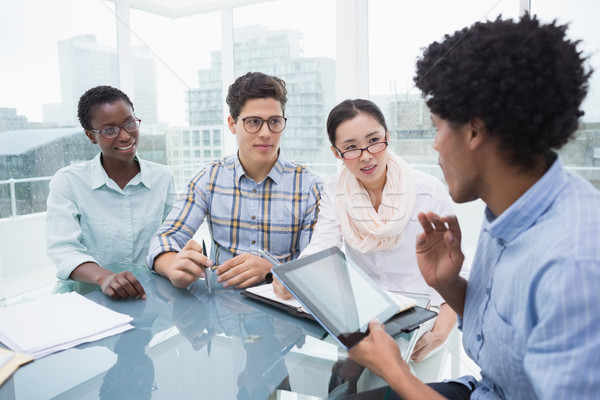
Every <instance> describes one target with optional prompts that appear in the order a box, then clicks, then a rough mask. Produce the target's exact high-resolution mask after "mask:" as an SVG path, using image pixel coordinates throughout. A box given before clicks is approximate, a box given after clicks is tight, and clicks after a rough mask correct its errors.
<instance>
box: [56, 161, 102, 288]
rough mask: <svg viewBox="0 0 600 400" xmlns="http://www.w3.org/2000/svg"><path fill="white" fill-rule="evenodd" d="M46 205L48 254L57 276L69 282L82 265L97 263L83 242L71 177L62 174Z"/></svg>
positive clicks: (60, 173) (59, 174) (57, 179)
mask: <svg viewBox="0 0 600 400" xmlns="http://www.w3.org/2000/svg"><path fill="white" fill-rule="evenodd" d="M46 204H47V208H48V211H47V213H46V253H47V254H48V257H50V259H51V260H52V261H53V262H54V264H56V267H57V273H56V276H57V277H58V278H60V279H69V276H70V275H71V273H72V272H73V270H74V269H75V268H77V267H78V266H79V265H81V264H83V263H85V262H95V263H97V261H96V260H95V259H94V257H92V256H91V255H89V254H87V248H86V247H85V246H84V245H83V243H82V241H81V238H82V229H81V225H80V223H79V218H80V213H79V209H78V206H77V200H76V199H75V198H74V194H73V192H72V190H71V188H70V187H69V182H68V179H67V177H66V176H65V174H64V173H62V172H61V171H59V172H57V173H56V175H55V176H54V177H53V178H52V180H51V181H50V194H49V195H48V200H47V202H46Z"/></svg>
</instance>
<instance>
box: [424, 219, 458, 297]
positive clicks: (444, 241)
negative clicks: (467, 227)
mask: <svg viewBox="0 0 600 400" xmlns="http://www.w3.org/2000/svg"><path fill="white" fill-rule="evenodd" d="M418 218H419V222H420V223H421V226H422V227H423V233H421V234H419V235H418V236H417V248H416V250H417V262H418V264H419V269H420V270H421V274H422V275H423V278H424V279H425V282H427V284H428V285H429V286H431V287H433V288H439V287H443V286H445V285H447V284H449V283H450V282H452V281H453V280H455V279H456V278H457V277H458V274H459V272H460V269H461V267H462V263H463V261H464V259H465V256H464V254H463V253H462V251H461V249H460V242H461V232H460V227H459V226H458V220H457V219H456V217H455V216H450V217H440V216H438V215H436V214H434V213H432V212H429V213H427V214H425V213H419V216H418Z"/></svg>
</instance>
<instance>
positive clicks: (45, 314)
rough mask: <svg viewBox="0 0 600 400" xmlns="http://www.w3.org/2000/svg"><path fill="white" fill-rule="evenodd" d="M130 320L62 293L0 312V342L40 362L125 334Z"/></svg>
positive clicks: (80, 298)
mask: <svg viewBox="0 0 600 400" xmlns="http://www.w3.org/2000/svg"><path fill="white" fill-rule="evenodd" d="M132 320H133V318H132V317H130V316H129V315H125V314H121V313H118V312H115V311H112V310H110V309H108V308H106V307H103V306H101V305H99V304H96V303H94V302H93V301H91V300H89V299H87V298H85V297H83V296H81V295H80V294H78V293H75V292H73V293H63V294H57V295H53V296H50V297H46V298H42V299H39V300H35V301H31V302H29V303H23V304H18V305H15V306H11V307H8V308H4V309H0V341H1V342H2V343H4V344H5V345H6V346H7V347H9V348H10V349H12V350H14V351H17V352H20V353H25V354H29V355H31V356H33V357H34V358H41V357H44V356H47V355H48V354H52V353H54V352H57V351H60V350H64V349H68V348H71V347H74V346H77V345H79V344H81V343H86V342H92V341H95V340H99V339H102V338H105V337H108V336H112V335H115V334H117V333H121V332H125V331H126V330H129V329H131V328H133V326H132V325H131V324H129V322H131V321H132Z"/></svg>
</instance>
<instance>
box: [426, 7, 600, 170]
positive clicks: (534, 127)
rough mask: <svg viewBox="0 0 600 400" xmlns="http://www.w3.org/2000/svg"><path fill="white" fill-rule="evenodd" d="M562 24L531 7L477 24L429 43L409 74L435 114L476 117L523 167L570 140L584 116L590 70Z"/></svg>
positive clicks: (461, 120)
mask: <svg viewBox="0 0 600 400" xmlns="http://www.w3.org/2000/svg"><path fill="white" fill-rule="evenodd" d="M566 30H567V25H557V24H556V21H554V22H552V23H551V24H546V25H543V24H540V21H539V20H537V19H536V17H535V16H534V17H533V18H532V17H531V16H530V15H529V14H526V15H524V16H523V17H522V18H521V19H520V20H519V21H517V22H514V21H513V20H512V19H509V20H501V19H500V18H498V19H496V20H495V21H487V22H478V23H475V24H474V25H473V26H471V27H469V28H464V29H462V30H460V31H456V32H455V33H454V34H452V35H446V36H445V37H444V40H442V41H441V43H438V42H434V43H432V44H430V45H429V47H427V48H426V49H425V52H424V53H423V56H422V57H421V58H420V59H419V60H418V61H417V72H416V76H415V78H414V81H415V83H416V86H417V87H418V88H419V89H420V90H421V91H422V92H423V96H424V97H425V99H426V102H427V105H428V106H429V108H430V110H431V112H432V113H434V114H437V115H439V116H440V117H441V118H443V119H445V120H448V121H450V122H454V123H459V124H463V123H466V122H468V121H470V120H471V119H472V118H475V117H479V118H481V119H482V120H483V121H484V122H485V124H486V126H487V128H488V131H489V132H490V134H491V135H495V136H497V137H499V138H500V142H501V149H502V150H503V151H504V152H506V154H507V155H508V156H509V157H510V161H511V162H512V163H514V164H517V165H522V166H528V165H529V163H530V161H531V158H532V156H533V155H540V154H546V153H547V152H549V151H550V150H551V149H559V148H560V147H562V146H563V145H564V144H565V143H567V141H568V140H569V138H570V137H571V136H572V135H573V133H574V132H575V131H576V130H577V124H578V120H579V117H581V116H582V115H583V111H581V110H580V109H579V107H580V105H581V102H582V101H583V99H584V97H585V96H586V94H587V90H588V79H589V77H590V75H591V73H592V71H591V69H590V70H586V67H585V66H584V63H585V61H586V58H585V57H583V56H582V54H581V52H580V51H578V50H577V46H578V44H579V41H570V40H568V39H567V38H566V34H565V33H566Z"/></svg>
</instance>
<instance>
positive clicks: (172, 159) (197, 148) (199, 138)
mask: <svg viewBox="0 0 600 400" xmlns="http://www.w3.org/2000/svg"><path fill="white" fill-rule="evenodd" d="M227 134H229V135H230V134H231V133H230V132H229V129H225V127H224V125H223V124H222V123H218V124H214V125H210V124H204V125H195V126H190V127H186V128H181V127H179V128H172V129H169V131H168V133H167V135H166V149H167V150H166V154H167V159H168V164H169V165H171V166H172V167H173V175H174V177H175V186H176V187H177V188H183V187H185V185H186V184H187V183H188V181H189V180H190V178H191V177H192V175H193V174H194V172H195V171H196V170H197V169H198V168H199V167H200V165H201V164H202V163H203V162H207V161H210V160H214V159H217V158H221V157H223V156H224V155H225V154H224V153H223V135H227Z"/></svg>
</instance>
